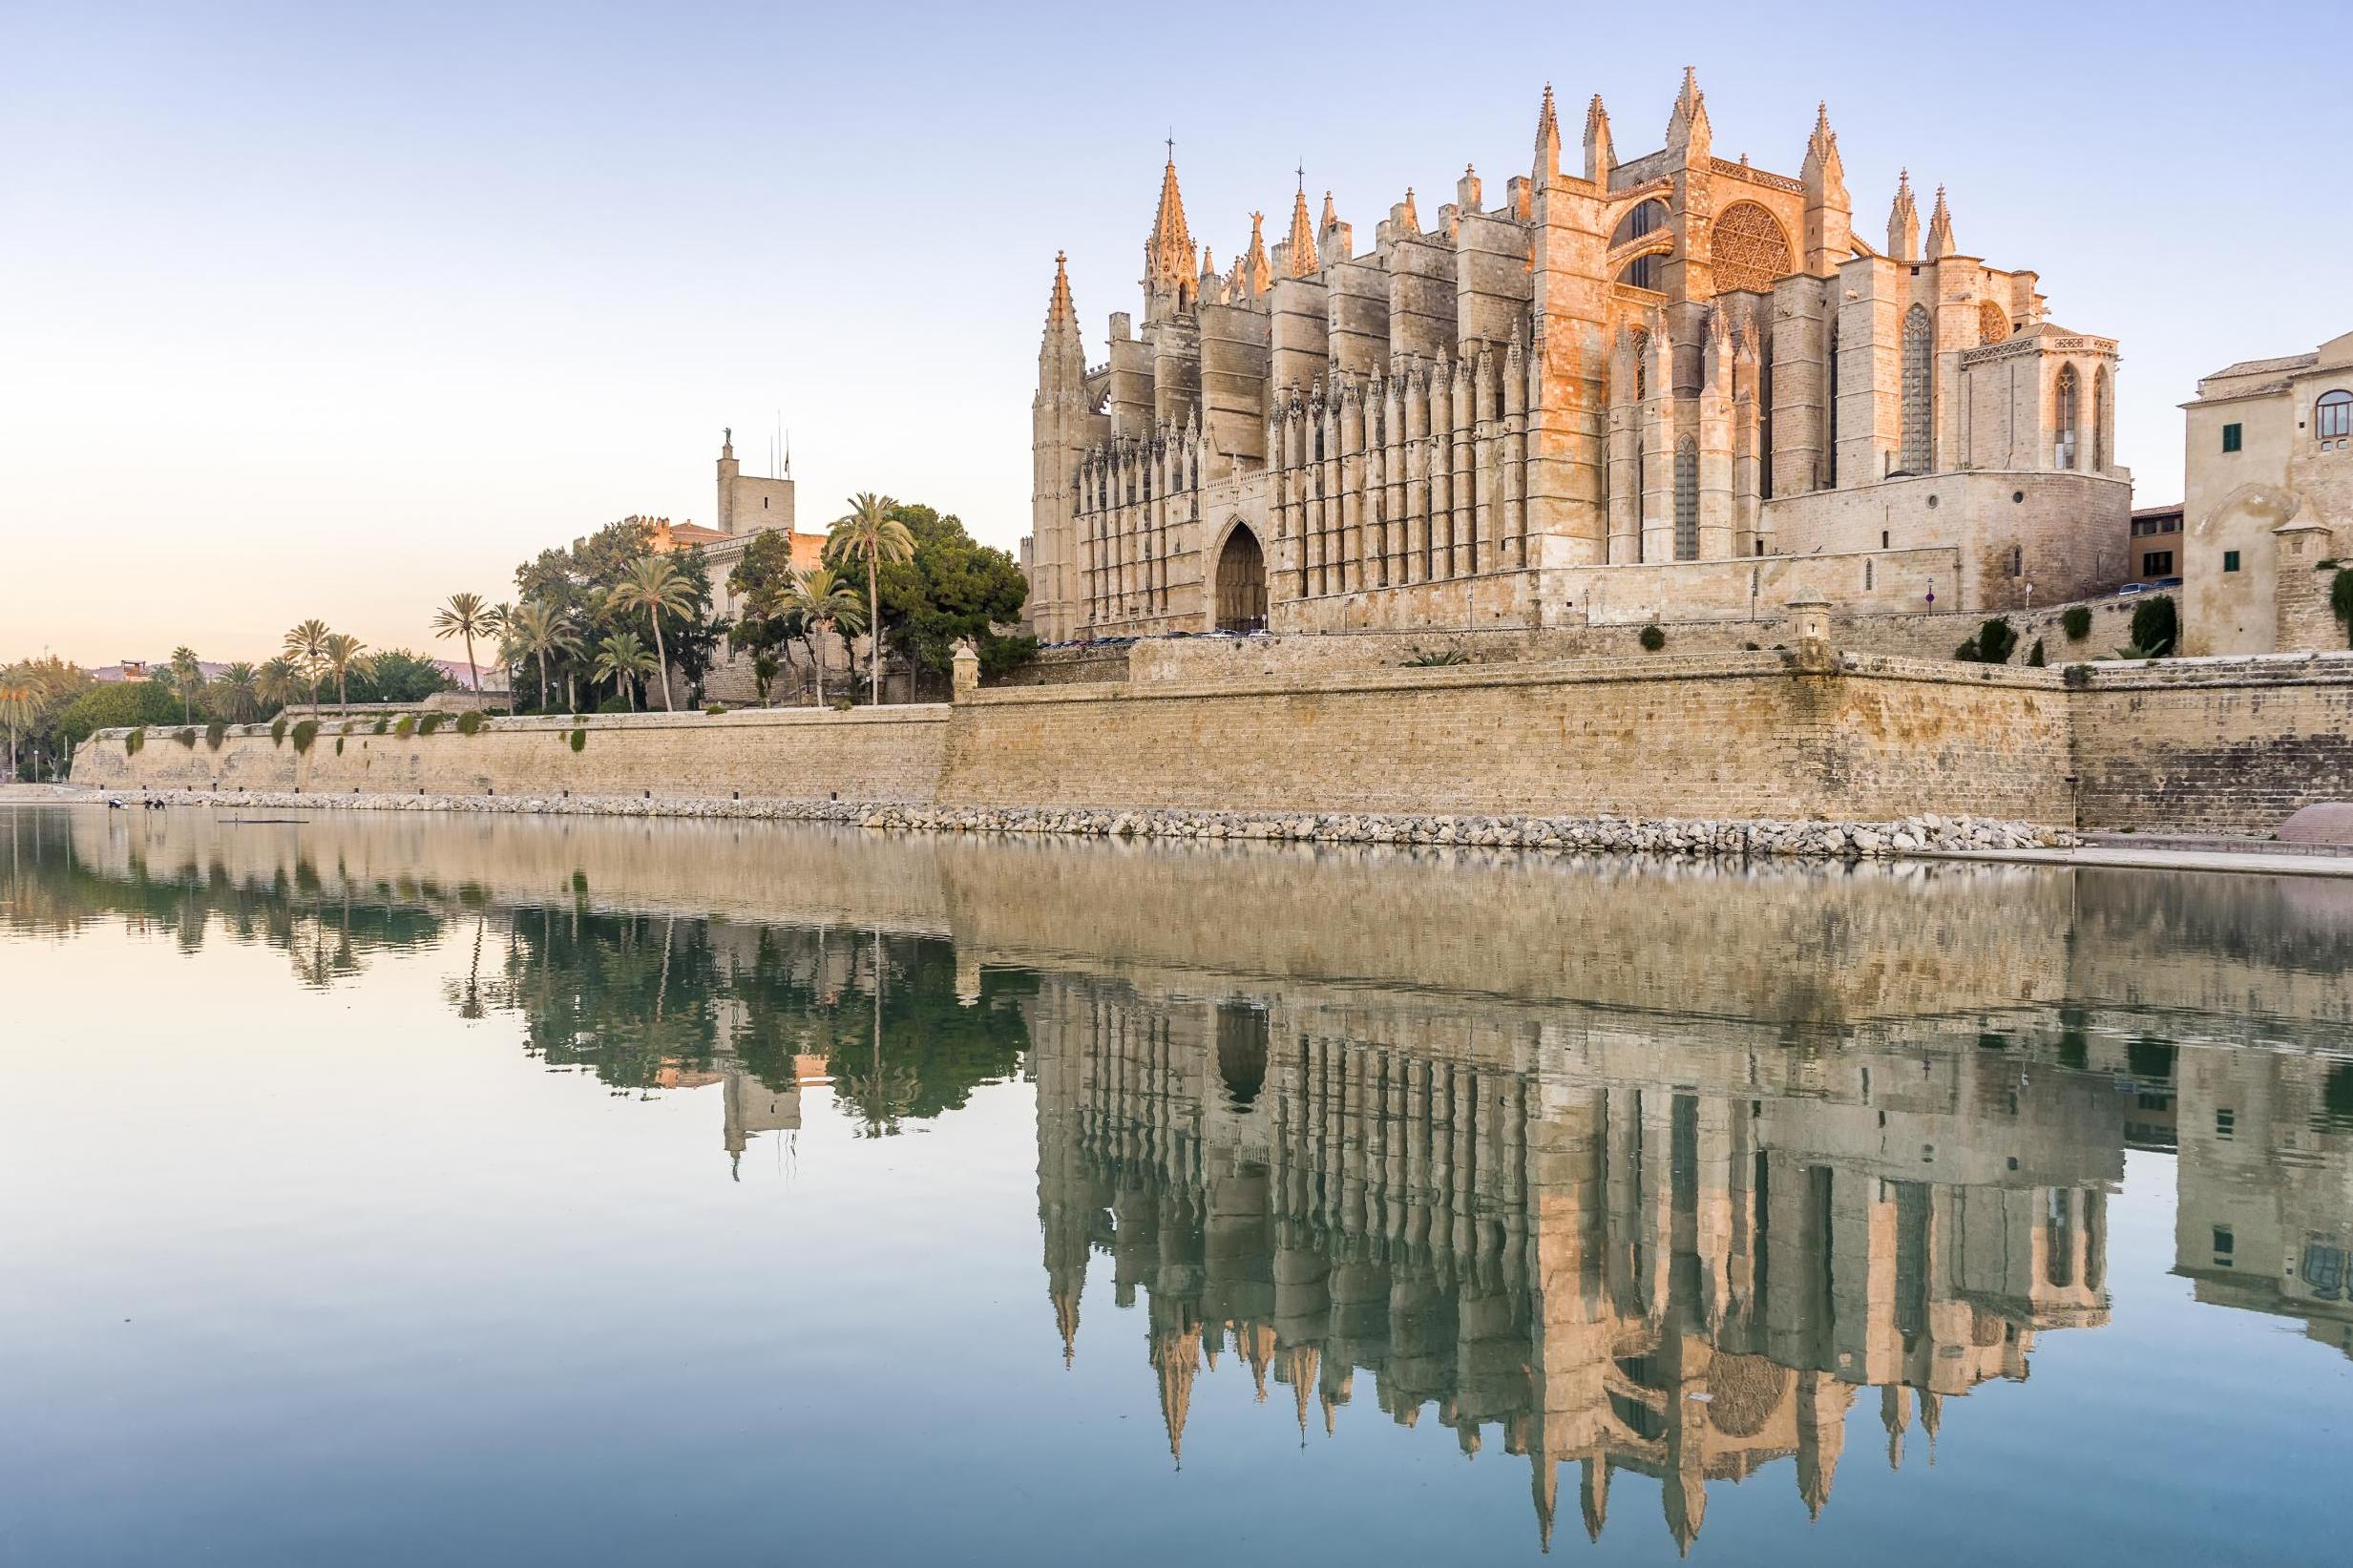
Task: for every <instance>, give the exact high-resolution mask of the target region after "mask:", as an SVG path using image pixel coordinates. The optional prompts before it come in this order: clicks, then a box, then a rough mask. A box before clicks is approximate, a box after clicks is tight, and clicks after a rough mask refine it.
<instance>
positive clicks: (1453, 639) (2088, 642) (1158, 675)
mask: <svg viewBox="0 0 2353 1568" xmlns="http://www.w3.org/2000/svg"><path fill="white" fill-rule="evenodd" d="M2140 602H2141V598H2140V597H2139V596H2133V597H2131V598H2108V599H2097V600H2093V601H2092V602H2091V603H2090V605H2089V606H2087V608H2089V609H2090V612H2091V630H2090V633H2089V634H2087V635H2086V636H2085V637H2084V638H2083V639H2082V640H2081V641H2079V642H2070V641H2069V640H2068V638H2067V634H2066V632H2065V631H2064V630H2063V629H2062V628H2061V625H2060V621H2061V617H2062V616H2063V615H2064V613H2065V611H2066V610H2067V609H2068V608H2069V607H2068V606H2066V605H2050V606H2047V607H2045V608H2042V609H2038V610H2036V611H2034V612H2033V613H2032V614H2031V615H2028V614H2024V613H2019V612H2013V613H2011V614H2010V615H2009V616H2008V617H2007V619H2008V620H2009V623H2010V626H2011V628H2012V629H2013V630H2015V631H2016V632H2017V634H2018V648H2017V651H2016V652H2015V653H2013V654H2012V655H2011V656H2010V662H2011V664H2012V665H2014V666H2019V665H2023V664H2024V663H2025V662H2026V658H2027V650H2028V649H2030V648H2032V647H2033V646H2034V644H2035V642H2037V641H2038V640H2039V641H2041V642H2042V643H2043V654H2044V658H2045V659H2046V660H2047V661H2048V664H2049V665H2050V667H2052V668H2054V669H2055V668H2057V667H2058V666H2060V665H2062V664H2069V663H2074V662H2079V661H2081V660H2084V659H2111V658H2113V657H2114V655H2115V651H2116V650H2117V649H2118V648H2121V647H2123V646H2124V645H2125V644H2126V643H2128V642H2130V641H2131V640H2132V609H2133V606H2134V605H2136V604H2138V603H2140ZM1984 624H1985V617H1983V616H1977V615H1961V614H1955V613H1947V614H1943V615H1908V614H1906V615H1845V616H1833V617H1831V621H1830V630H1831V640H1832V641H1834V642H1835V643H1837V644H1838V646H1839V647H1840V648H1843V649H1846V650H1848V651H1849V652H1856V653H1868V654H1892V655H1896V656H1899V657H1902V658H1909V659H1927V660H1931V661H1943V662H1945V663H1952V662H1953V650H1954V648H1956V647H1957V646H1959V645H1960V644H1961V643H1962V642H1963V641H1964V640H1966V639H1968V638H1973V637H1975V636H1976V635H1977V631H1978V628H1979V627H1980V626H1982V625H1984ZM1657 625H1658V627H1659V629H1660V631H1662V632H1663V633H1664V634H1665V635H1666V638H1667V645H1666V647H1665V648H1664V649H1662V650H1661V651H1660V653H1658V654H1655V655H1653V654H1649V653H1646V652H1645V651H1644V650H1643V646H1642V641H1641V637H1642V626H1641V625H1640V624H1639V623H1631V624H1626V625H1617V626H1551V627H1543V628H1536V629H1527V628H1518V627H1513V628H1497V629H1494V630H1485V631H1479V630H1471V631H1422V632H1357V633H1352V634H1342V635H1320V636H1308V637H1286V636H1283V635H1281V634H1274V635H1269V636H1260V637H1191V638H1145V639H1143V640H1141V641H1138V642H1136V643H1133V644H1127V643H1120V644H1115V645H1103V646H1111V647H1116V648H1117V649H1118V650H1119V651H1118V653H1117V655H1116V658H1117V660H1118V667H1119V668H1120V670H1121V671H1122V672H1123V674H1122V675H1109V674H1107V673H1105V674H1103V675H1101V676H1090V677H1087V679H1123V678H1124V679H1135V680H1138V681H1146V682H1151V683H1155V684H1163V683H1173V684H1179V685H1183V684H1199V683H1207V682H1209V681H1213V680H1226V679H1232V678H1234V677H1236V676H1287V675H1311V674H1312V675H1320V676H1336V675H1341V674H1345V673H1347V672H1351V671H1355V672H1359V673H1370V672H1374V671H1380V670H1394V669H1397V668H1399V667H1402V666H1405V665H1407V664H1408V662H1409V661H1410V660H1414V659H1429V658H1432V657H1451V656H1456V655H1459V656H1460V659H1461V660H1462V662H1464V663H1469V664H1509V663H1523V662H1535V661H1546V660H1555V659H1620V660H1625V661H1627V663H1628V665H1629V666H1639V665H1640V663H1641V662H1642V661H1645V660H1649V659H1659V658H1678V657H1681V656H1682V655H1685V654H1698V653H1712V654H1714V653H1740V652H1744V651H1748V652H1754V651H1755V650H1758V649H1766V650H1771V649H1774V648H1775V647H1779V646H1787V645H1788V644H1789V642H1790V629H1789V617H1788V615H1787V613H1786V612H1784V611H1782V610H1780V609H1779V608H1778V606H1777V603H1776V606H1775V611H1774V613H1773V614H1772V615H1771V616H1769V617H1762V618H1758V619H1755V620H1715V621H1708V620H1701V621H1671V620H1669V621H1660V622H1658V623H1657ZM1081 646H1083V645H1081ZM1079 652H1080V648H1079V647H1073V648H1071V649H1068V650H1062V649H1055V650H1050V653H1055V654H1062V653H1067V654H1072V655H1076V654H1078V653H1079ZM1046 657H1047V656H1045V655H1041V656H1040V660H1041V661H1042V660H1043V659H1045V658H1046ZM1100 668H1102V669H1103V671H1105V672H1107V671H1108V669H1109V668H1110V666H1109V664H1108V663H1105V664H1103V666H1100ZM1950 673H1951V674H1953V675H1954V676H1956V677H1965V676H1967V675H1969V674H1970V673H1971V672H1970V668H1969V666H1967V665H1964V664H1954V667H1953V669H1952V670H1951V672H1950ZM1046 683H1049V682H1047V681H1044V680H1036V681H1023V682H1021V684H1046ZM1008 684H1012V682H1008Z"/></svg>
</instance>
